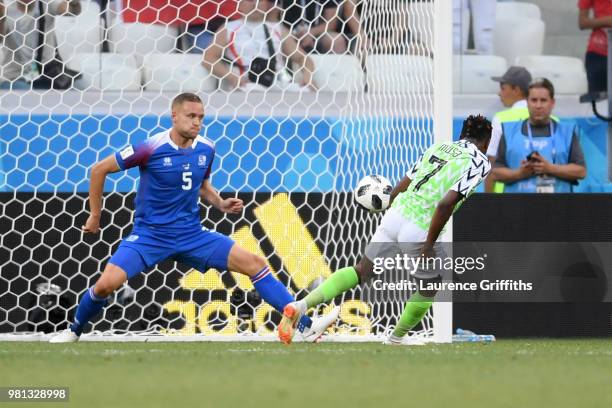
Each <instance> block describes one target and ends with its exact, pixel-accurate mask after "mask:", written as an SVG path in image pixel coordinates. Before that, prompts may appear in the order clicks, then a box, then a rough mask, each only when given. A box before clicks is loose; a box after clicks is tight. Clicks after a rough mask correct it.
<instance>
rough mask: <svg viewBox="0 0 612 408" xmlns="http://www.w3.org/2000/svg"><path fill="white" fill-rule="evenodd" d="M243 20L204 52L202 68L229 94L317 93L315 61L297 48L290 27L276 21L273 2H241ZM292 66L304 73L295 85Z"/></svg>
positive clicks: (222, 30) (221, 31) (218, 35)
mask: <svg viewBox="0 0 612 408" xmlns="http://www.w3.org/2000/svg"><path fill="white" fill-rule="evenodd" d="M238 12H239V13H240V15H241V18H240V19H238V20H233V21H230V22H228V23H226V24H225V25H224V26H223V27H221V28H219V30H218V31H217V32H216V33H215V39H214V41H213V43H212V44H211V45H210V46H209V47H208V48H206V50H205V51H204V56H203V61H202V64H203V65H204V68H206V69H207V70H208V71H210V72H211V73H212V74H213V76H215V77H216V78H218V79H220V80H222V81H223V82H224V83H225V85H226V87H227V88H229V90H234V89H242V90H247V91H249V90H265V89H266V88H270V87H274V88H276V89H279V90H295V91H299V90H300V89H301V88H300V86H301V87H302V88H306V89H310V90H316V86H315V84H314V83H313V81H312V74H313V72H314V68H315V67H314V63H313V61H312V60H311V59H310V58H309V57H308V56H307V55H306V54H305V53H304V51H303V50H302V49H301V48H300V47H299V46H298V43H297V41H296V39H295V38H294V37H293V36H292V35H291V33H290V32H289V30H288V29H287V27H285V26H284V25H282V24H281V23H280V22H278V20H277V16H278V9H276V7H275V1H274V0H258V1H254V0H240V1H239V3H238ZM289 62H291V63H293V64H294V66H296V68H297V70H298V71H301V72H302V79H301V83H300V84H297V83H294V82H293V79H292V78H291V77H290V75H289V73H288V71H287V68H288V66H289Z"/></svg>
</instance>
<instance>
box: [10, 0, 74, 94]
mask: <svg viewBox="0 0 612 408" xmlns="http://www.w3.org/2000/svg"><path fill="white" fill-rule="evenodd" d="M80 12H81V3H80V2H79V0H38V1H37V0H14V1H7V0H0V47H2V48H3V49H4V60H3V61H2V63H1V71H0V89H31V88H32V85H34V88H45V87H49V88H50V87H51V86H53V87H56V88H60V87H59V86H58V84H57V83H54V81H55V82H59V81H58V79H59V78H58V77H59V76H60V75H62V73H63V74H64V77H65V76H66V75H65V74H66V70H65V69H64V68H63V64H62V62H61V61H60V60H59V58H58V56H57V53H56V49H55V47H56V40H55V35H54V19H53V16H56V15H64V14H69V15H77V14H79V13H80ZM41 15H43V16H44V18H43V19H39V18H38V17H39V16H41ZM41 30H42V31H43V32H42V33H41V32H40V31H41ZM41 39H42V41H41ZM41 46H42V48H41ZM41 73H44V74H45V75H46V76H47V77H48V78H42V80H41V78H40V77H41ZM76 74H77V73H74V75H76ZM62 79H63V80H64V82H65V83H66V84H67V86H70V85H71V84H72V81H73V78H67V77H66V78H62ZM37 80H38V82H36V81H37ZM61 88H62V89H65V86H62V87H61Z"/></svg>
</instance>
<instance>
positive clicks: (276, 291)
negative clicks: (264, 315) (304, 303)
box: [251, 266, 312, 331]
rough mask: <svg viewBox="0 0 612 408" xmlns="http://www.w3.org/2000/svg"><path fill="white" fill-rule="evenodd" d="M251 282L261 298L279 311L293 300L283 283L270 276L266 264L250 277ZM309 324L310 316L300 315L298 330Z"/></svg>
mask: <svg viewBox="0 0 612 408" xmlns="http://www.w3.org/2000/svg"><path fill="white" fill-rule="evenodd" d="M251 282H253V286H255V289H256V290H257V292H259V294H260V295H261V297H262V298H263V300H265V301H266V302H267V303H268V304H270V306H272V307H273V308H274V309H276V310H278V311H279V312H281V313H282V312H283V308H284V307H285V306H286V305H287V304H288V303H291V302H293V301H294V300H295V299H294V298H293V296H291V293H289V291H288V290H287V288H286V287H285V285H283V284H282V283H280V282H279V281H277V280H276V279H274V276H272V273H271V272H270V268H268V267H267V266H266V267H264V268H263V269H262V270H261V271H259V272H257V274H256V275H255V276H253V277H251ZM310 326H312V320H311V319H310V317H308V316H306V315H304V316H302V317H301V318H300V321H299V323H298V330H299V331H304V329H305V328H307V327H310Z"/></svg>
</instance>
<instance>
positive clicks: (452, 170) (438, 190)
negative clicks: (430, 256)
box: [392, 140, 491, 231]
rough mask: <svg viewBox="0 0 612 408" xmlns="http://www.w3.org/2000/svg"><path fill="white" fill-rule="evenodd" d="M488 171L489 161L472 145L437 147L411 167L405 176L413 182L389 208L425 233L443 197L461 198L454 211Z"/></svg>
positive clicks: (442, 145) (469, 143)
mask: <svg viewBox="0 0 612 408" xmlns="http://www.w3.org/2000/svg"><path fill="white" fill-rule="evenodd" d="M490 171H491V165H490V164H489V160H488V159H487V157H486V156H485V155H484V154H483V153H482V152H481V151H480V150H478V148H477V147H476V145H474V144H473V143H471V142H468V141H466V140H460V141H458V142H454V143H451V142H444V143H436V144H434V145H432V146H431V147H429V149H427V150H426V151H425V153H423V155H422V156H421V157H420V158H419V160H417V161H416V163H415V164H414V166H412V169H411V170H410V171H409V172H408V174H407V176H408V177H409V178H410V179H411V180H412V182H411V183H410V186H408V189H406V191H404V192H403V193H401V194H399V195H398V196H397V197H396V198H395V200H394V201H393V205H392V207H393V208H395V209H397V210H399V211H400V212H401V213H402V214H403V215H404V217H406V218H408V219H409V220H411V221H412V222H414V223H415V224H416V225H418V226H419V227H420V228H423V229H424V230H425V231H427V230H429V224H430V223H431V218H432V217H433V215H434V212H435V210H436V207H437V205H438V202H440V200H442V198H443V197H444V196H445V195H446V193H448V192H449V191H450V190H453V191H456V192H458V193H459V194H461V195H462V196H463V197H464V198H463V200H461V201H460V202H459V203H458V204H457V206H456V207H455V211H456V210H457V209H458V208H459V207H460V206H461V204H463V202H464V201H465V199H466V198H467V197H469V196H470V194H472V193H473V192H474V190H475V189H476V187H477V186H478V184H480V183H481V182H482V181H483V180H484V179H485V178H486V176H487V175H488V174H489V172H490Z"/></svg>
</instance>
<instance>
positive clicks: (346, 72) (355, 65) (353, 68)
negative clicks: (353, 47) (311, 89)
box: [310, 54, 364, 92]
mask: <svg viewBox="0 0 612 408" xmlns="http://www.w3.org/2000/svg"><path fill="white" fill-rule="evenodd" d="M310 58H311V59H312V61H313V62H314V65H315V71H314V75H313V79H314V83H315V84H316V85H317V86H318V87H319V89H320V90H321V91H332V92H335V91H345V92H346V91H363V86H364V82H363V77H364V75H363V70H362V69H361V65H360V64H359V60H358V59H357V57H355V56H353V55H316V54H313V55H310Z"/></svg>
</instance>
